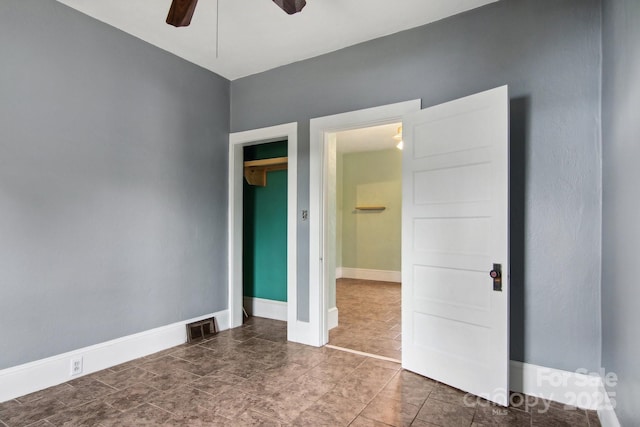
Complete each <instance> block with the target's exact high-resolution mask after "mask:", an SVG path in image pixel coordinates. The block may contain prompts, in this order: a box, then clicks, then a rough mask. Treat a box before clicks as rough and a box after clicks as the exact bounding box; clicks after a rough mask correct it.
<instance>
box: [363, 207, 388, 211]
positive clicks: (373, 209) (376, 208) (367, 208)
mask: <svg viewBox="0 0 640 427" xmlns="http://www.w3.org/2000/svg"><path fill="white" fill-rule="evenodd" d="M385 209H387V207H386V206H356V210H358V211H383V210H385Z"/></svg>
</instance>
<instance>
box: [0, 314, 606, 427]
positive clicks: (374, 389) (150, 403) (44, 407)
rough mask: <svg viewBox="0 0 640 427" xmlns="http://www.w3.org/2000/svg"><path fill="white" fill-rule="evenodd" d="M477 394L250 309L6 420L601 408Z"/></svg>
mask: <svg viewBox="0 0 640 427" xmlns="http://www.w3.org/2000/svg"><path fill="white" fill-rule="evenodd" d="M514 397H517V396H516V395H514ZM520 397H521V398H522V396H520ZM471 400H472V401H469V399H467V400H465V399H464V393H462V392H460V391H459V390H456V389H453V388H451V387H448V386H445V385H443V384H439V383H437V382H435V381H432V380H430V379H427V378H423V377H421V376H418V375H415V374H412V373H410V372H407V371H403V370H401V369H400V365H399V364H397V363H393V362H387V361H381V360H378V359H374V358H370V357H365V356H360V355H355V354H352V353H346V352H342V351H338V350H333V349H329V348H327V347H323V348H315V347H307V346H303V345H299V344H294V343H289V342H286V324H285V323H284V322H278V321H273V320H267V319H260V318H251V319H249V320H248V321H247V322H246V324H245V325H244V326H242V327H240V328H236V329H232V330H228V331H224V332H221V333H219V334H217V335H216V336H214V337H213V338H212V339H209V340H207V341H202V342H199V343H192V344H184V345H181V346H178V347H174V348H171V349H168V350H165V351H163V352H160V353H156V354H153V355H151V356H148V357H144V358H141V359H137V360H134V361H131V362H128V363H125V364H123V365H118V366H115V367H112V368H111V369H107V370H104V371H100V372H98V373H95V374H91V375H88V376H85V377H82V378H78V379H76V380H73V381H70V382H68V383H65V384H61V385H58V386H55V387H52V388H49V389H46V390H43V391H40V392H37V393H33V394H30V395H27V396H23V397H20V398H18V399H15V400H11V401H9V402H5V403H0V420H1V421H0V425H4V426H10V427H14V426H38V427H45V426H47V427H51V426H104V427H106V426H161V425H163V426H285V425H292V426H347V425H350V426H354V427H365V426H389V425H391V426H409V425H412V426H416V427H425V426H471V425H473V426H486V425H509V426H590V425H598V423H597V417H596V416H595V413H593V412H586V411H582V410H577V409H566V408H563V407H562V406H560V405H556V404H553V405H552V406H551V407H550V408H549V410H548V411H546V412H544V413H542V412H541V410H542V409H543V408H544V405H543V404H542V403H541V402H538V405H537V406H531V405H530V406H527V405H525V404H524V403H522V402H524V400H521V402H520V403H518V404H517V405H515V406H517V407H512V408H509V409H502V408H496V407H492V406H489V405H488V404H487V403H486V402H483V401H479V402H478V401H476V400H474V399H471ZM527 401H528V402H530V403H531V404H533V403H534V401H533V400H530V399H528V400H527Z"/></svg>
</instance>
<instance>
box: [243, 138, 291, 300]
mask: <svg viewBox="0 0 640 427" xmlns="http://www.w3.org/2000/svg"><path fill="white" fill-rule="evenodd" d="M286 155H287V141H280V142H273V143H269V144H260V145H254V146H249V147H246V148H245V150H244V159H245V160H258V159H268V158H272V157H285V156H286ZM243 199H244V218H243V233H244V234H243V241H244V243H243V273H244V274H243V285H244V296H247V297H255V298H264V299H270V300H276V301H286V300H287V171H286V170H283V171H274V172H269V173H268V174H267V186H266V187H256V186H253V185H249V184H247V182H246V180H245V182H244V192H243Z"/></svg>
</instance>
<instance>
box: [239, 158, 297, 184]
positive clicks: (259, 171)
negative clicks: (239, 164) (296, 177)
mask: <svg viewBox="0 0 640 427" xmlns="http://www.w3.org/2000/svg"><path fill="white" fill-rule="evenodd" d="M288 162H289V159H288V158H287V157H274V158H272V159H262V160H249V161H246V162H244V177H245V179H246V180H247V182H248V183H249V185H257V186H258V187H266V186H267V172H271V171H281V170H285V169H287V164H288Z"/></svg>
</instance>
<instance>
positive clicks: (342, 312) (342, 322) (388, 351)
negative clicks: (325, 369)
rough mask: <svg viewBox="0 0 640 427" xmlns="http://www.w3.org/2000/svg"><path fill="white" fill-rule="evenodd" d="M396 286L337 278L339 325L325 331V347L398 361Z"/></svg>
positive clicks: (398, 295)
mask: <svg viewBox="0 0 640 427" xmlns="http://www.w3.org/2000/svg"><path fill="white" fill-rule="evenodd" d="M400 302H401V295H400V283H394V282H376V281H373V280H360V279H338V280H337V281H336V305H337V306H338V316H339V319H338V321H339V325H338V327H337V328H333V329H332V330H330V331H329V344H331V345H335V346H337V347H343V348H348V349H351V350H358V351H362V352H364V353H371V354H376V355H378V356H384V357H389V358H392V359H396V360H398V361H400V360H401V359H402V352H401V344H402V343H401V340H402V334H401V329H400V318H401V306H400Z"/></svg>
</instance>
